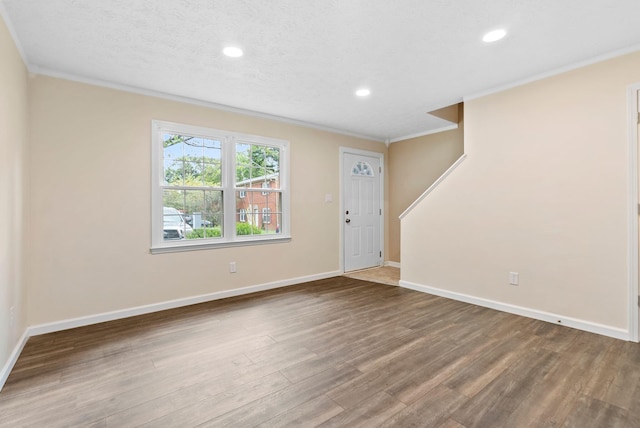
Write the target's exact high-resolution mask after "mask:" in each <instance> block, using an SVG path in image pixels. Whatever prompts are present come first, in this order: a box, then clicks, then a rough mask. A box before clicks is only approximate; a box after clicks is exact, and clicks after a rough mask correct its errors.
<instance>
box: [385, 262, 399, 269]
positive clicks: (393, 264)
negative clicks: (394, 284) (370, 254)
mask: <svg viewBox="0 0 640 428" xmlns="http://www.w3.org/2000/svg"><path fill="white" fill-rule="evenodd" d="M384 265H385V266H391V267H394V268H398V269H400V263H398V262H390V261H387V262H384Z"/></svg>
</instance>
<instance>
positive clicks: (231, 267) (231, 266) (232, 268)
mask: <svg viewBox="0 0 640 428" xmlns="http://www.w3.org/2000/svg"><path fill="white" fill-rule="evenodd" d="M229 272H230V273H236V262H231V263H229Z"/></svg>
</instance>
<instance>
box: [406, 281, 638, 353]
mask: <svg viewBox="0 0 640 428" xmlns="http://www.w3.org/2000/svg"><path fill="white" fill-rule="evenodd" d="M399 285H400V287H403V288H407V289H410V290H414V291H420V292H423V293H427V294H433V295H436V296H440V297H445V298H448V299H452V300H457V301H460V302H465V303H470V304H473V305H477V306H482V307H485V308H489V309H495V310H498V311H502V312H507V313H510V314H514V315H520V316H523V317H527V318H533V319H536V320H539V321H545V322H549V323H553V324H557V325H562V326H565V327H571V328H575V329H577V330H583V331H587V332H589V333H595V334H600V335H602V336H608V337H612V338H614V339H621V340H630V335H629V333H630V332H629V331H628V330H624V329H621V328H617V327H611V326H608V325H603V324H598V323H594V322H591V321H585V320H581V319H577V318H572V317H567V316H564V315H558V314H553V313H550V312H545V311H540V310H537V309H533V308H525V307H523V306H517V305H512V304H509V303H503V302H499V301H496V300H491V299H484V298H482V297H476V296H471V295H468V294H463V293H458V292H455V291H449V290H443V289H441V288H436V287H430V286H428V285H422V284H416V283H413V282H409V281H403V280H401V281H400V284H399Z"/></svg>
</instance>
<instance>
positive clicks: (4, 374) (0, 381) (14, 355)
mask: <svg viewBox="0 0 640 428" xmlns="http://www.w3.org/2000/svg"><path fill="white" fill-rule="evenodd" d="M27 340H29V333H28V329H26V330H25V331H24V333H22V336H21V337H20V340H18V343H17V344H16V346H15V348H13V352H11V355H9V359H8V360H7V362H6V363H5V365H4V367H2V371H0V391H2V387H4V384H5V382H6V381H7V379H8V378H9V373H11V370H13V366H15V365H16V361H18V357H19V356H20V353H22V350H23V349H24V345H25V344H26V343H27Z"/></svg>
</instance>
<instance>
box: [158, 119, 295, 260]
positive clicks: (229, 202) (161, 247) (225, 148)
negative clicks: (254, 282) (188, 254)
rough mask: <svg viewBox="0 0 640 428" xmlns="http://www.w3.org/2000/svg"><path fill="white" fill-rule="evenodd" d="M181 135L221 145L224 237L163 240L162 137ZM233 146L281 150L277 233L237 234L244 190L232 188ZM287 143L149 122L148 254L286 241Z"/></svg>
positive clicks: (288, 217)
mask: <svg viewBox="0 0 640 428" xmlns="http://www.w3.org/2000/svg"><path fill="white" fill-rule="evenodd" d="M167 133H168V134H180V135H189V136H196V137H204V138H213V139H216V140H219V141H220V142H221V143H222V150H221V168H222V175H221V181H222V206H223V209H222V217H223V221H222V225H223V229H222V230H223V234H222V235H223V236H222V237H219V238H205V239H194V240H186V239H185V240H175V241H165V240H164V237H163V233H164V226H163V224H164V222H163V206H164V202H163V201H164V200H163V191H164V189H165V188H166V187H167V186H166V185H165V184H164V162H163V161H164V151H163V134H167ZM236 143H244V144H246V143H249V144H256V145H262V146H270V147H278V148H279V149H280V163H279V180H280V183H279V186H280V188H279V189H278V190H277V191H276V192H279V193H281V194H282V202H281V204H282V205H281V210H282V224H281V225H280V233H279V234H278V235H273V234H264V235H263V234H260V235H237V234H236V218H237V213H238V212H239V211H238V207H237V205H236V194H237V192H239V191H241V190H244V191H246V188H239V187H235V184H236ZM289 169H290V166H289V142H288V141H286V140H280V139H275V138H270V137H262V136H259V135H250V134H243V133H238V132H231V131H224V130H219V129H213V128H207V127H202V126H194V125H187V124H182V123H176V122H167V121H162V120H152V121H151V253H152V254H156V253H167V252H175V251H192V250H201V249H212V248H221V247H232V246H242V245H260V244H272V243H277V242H289V241H290V240H291V232H290V224H291V222H290V190H289Z"/></svg>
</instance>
